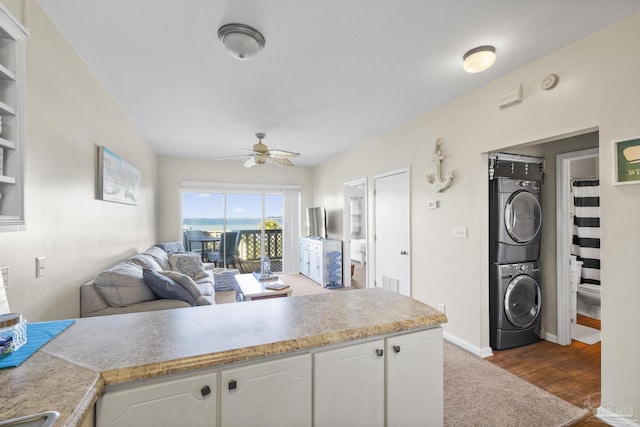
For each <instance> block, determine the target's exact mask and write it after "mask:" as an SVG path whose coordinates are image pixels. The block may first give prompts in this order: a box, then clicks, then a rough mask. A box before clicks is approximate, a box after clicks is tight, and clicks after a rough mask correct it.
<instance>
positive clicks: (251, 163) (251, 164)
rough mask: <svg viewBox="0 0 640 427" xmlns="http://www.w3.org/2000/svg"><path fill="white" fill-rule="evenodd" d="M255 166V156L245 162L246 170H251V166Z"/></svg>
mask: <svg viewBox="0 0 640 427" xmlns="http://www.w3.org/2000/svg"><path fill="white" fill-rule="evenodd" d="M255 164H256V161H255V160H254V159H253V156H252V157H249V158H248V159H247V161H246V162H244V167H245V168H250V167H251V166H253V165H255Z"/></svg>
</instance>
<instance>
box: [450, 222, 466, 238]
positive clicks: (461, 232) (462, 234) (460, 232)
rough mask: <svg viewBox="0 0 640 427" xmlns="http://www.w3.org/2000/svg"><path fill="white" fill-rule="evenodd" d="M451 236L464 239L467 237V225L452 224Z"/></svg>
mask: <svg viewBox="0 0 640 427" xmlns="http://www.w3.org/2000/svg"><path fill="white" fill-rule="evenodd" d="M453 238H454V239H466V238H467V227H465V226H464V225H454V226H453Z"/></svg>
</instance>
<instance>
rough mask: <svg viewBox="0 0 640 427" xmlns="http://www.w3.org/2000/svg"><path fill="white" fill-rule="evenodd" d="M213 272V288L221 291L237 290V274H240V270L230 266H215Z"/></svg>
mask: <svg viewBox="0 0 640 427" xmlns="http://www.w3.org/2000/svg"><path fill="white" fill-rule="evenodd" d="M212 273H213V288H214V289H215V290H216V292H220V291H235V290H236V287H237V283H236V279H235V275H236V274H240V271H238V270H236V269H229V268H214V269H213V270H212Z"/></svg>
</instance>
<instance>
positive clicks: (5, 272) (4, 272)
mask: <svg viewBox="0 0 640 427" xmlns="http://www.w3.org/2000/svg"><path fill="white" fill-rule="evenodd" d="M0 272H2V283H4V287H5V288H8V287H9V266H8V265H5V266H4V267H2V268H0Z"/></svg>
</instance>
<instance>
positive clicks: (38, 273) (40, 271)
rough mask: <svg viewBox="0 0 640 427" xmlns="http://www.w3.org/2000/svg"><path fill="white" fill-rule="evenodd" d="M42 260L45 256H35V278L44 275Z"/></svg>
mask: <svg viewBox="0 0 640 427" xmlns="http://www.w3.org/2000/svg"><path fill="white" fill-rule="evenodd" d="M44 260H45V257H43V256H40V257H38V258H36V278H37V277H42V276H44V272H45V264H44Z"/></svg>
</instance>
